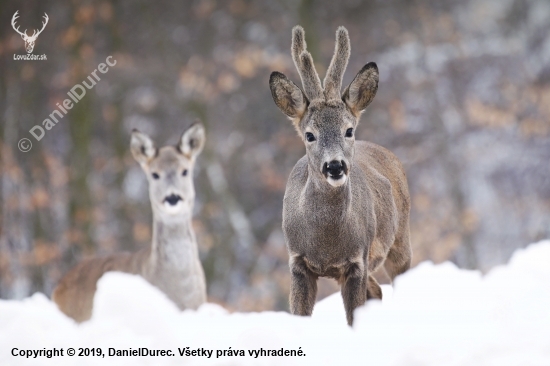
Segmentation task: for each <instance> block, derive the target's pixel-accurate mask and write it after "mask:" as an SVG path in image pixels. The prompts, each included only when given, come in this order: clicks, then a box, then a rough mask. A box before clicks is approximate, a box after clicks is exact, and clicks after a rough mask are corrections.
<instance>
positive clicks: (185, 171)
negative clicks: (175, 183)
mask: <svg viewBox="0 0 550 366" xmlns="http://www.w3.org/2000/svg"><path fill="white" fill-rule="evenodd" d="M181 175H183V176H184V177H185V176H186V175H187V169H184V171H183V172H182V173H181Z"/></svg>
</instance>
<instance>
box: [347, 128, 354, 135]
mask: <svg viewBox="0 0 550 366" xmlns="http://www.w3.org/2000/svg"><path fill="white" fill-rule="evenodd" d="M346 137H353V128H348V129H347V130H346Z"/></svg>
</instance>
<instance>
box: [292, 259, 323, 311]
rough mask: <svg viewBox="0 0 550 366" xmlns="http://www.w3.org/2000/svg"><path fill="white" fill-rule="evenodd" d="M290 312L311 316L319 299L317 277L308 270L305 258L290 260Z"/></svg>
mask: <svg viewBox="0 0 550 366" xmlns="http://www.w3.org/2000/svg"><path fill="white" fill-rule="evenodd" d="M289 264H290V276H291V282H290V312H291V313H292V314H295V315H307V316H309V315H311V312H312V311H313V306H314V305H315V298H316V297H317V276H316V275H315V274H314V273H313V272H311V271H310V270H309V268H307V266H306V263H305V261H304V258H303V257H301V256H293V257H291V259H290V263H289Z"/></svg>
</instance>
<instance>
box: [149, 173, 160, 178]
mask: <svg viewBox="0 0 550 366" xmlns="http://www.w3.org/2000/svg"><path fill="white" fill-rule="evenodd" d="M151 175H152V176H153V179H159V178H160V175H158V174H157V173H153V174H151Z"/></svg>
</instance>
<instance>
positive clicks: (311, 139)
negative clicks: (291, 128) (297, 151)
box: [306, 132, 315, 142]
mask: <svg viewBox="0 0 550 366" xmlns="http://www.w3.org/2000/svg"><path fill="white" fill-rule="evenodd" d="M306 140H307V142H313V141H315V136H313V134H312V133H311V132H306Z"/></svg>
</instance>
